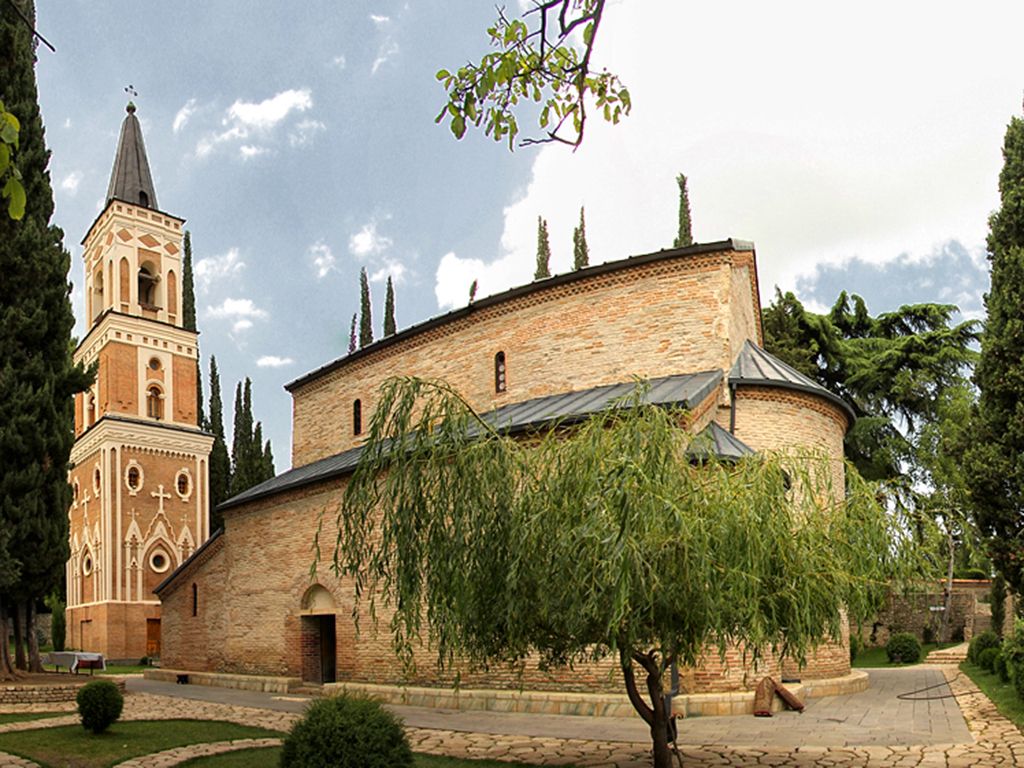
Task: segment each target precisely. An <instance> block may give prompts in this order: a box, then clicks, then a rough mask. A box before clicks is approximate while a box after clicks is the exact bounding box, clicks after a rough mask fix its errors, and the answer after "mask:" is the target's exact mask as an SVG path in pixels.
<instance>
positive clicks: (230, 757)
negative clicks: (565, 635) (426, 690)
mask: <svg viewBox="0 0 1024 768" xmlns="http://www.w3.org/2000/svg"><path fill="white" fill-rule="evenodd" d="M413 757H414V758H415V759H414V763H413V764H414V765H415V766H416V768H509V767H510V766H520V768H531V767H530V765H528V764H527V763H504V762H498V761H497V760H460V759H459V758H456V757H439V756H437V755H419V754H418V755H414V756H413ZM280 763H281V748H280V747H269V748H265V749H240V750H238V751H237V752H225V753H224V754H222V755H213V756H211V757H199V758H196V759H195V760H189V761H188V762H185V763H179V765H181V766H182V768H185V766H188V768H277V766H279V765H280Z"/></svg>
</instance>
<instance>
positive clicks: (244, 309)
mask: <svg viewBox="0 0 1024 768" xmlns="http://www.w3.org/2000/svg"><path fill="white" fill-rule="evenodd" d="M206 316H207V317H210V318H214V319H218V320H231V319H234V320H236V326H237V324H238V322H237V321H245V322H248V323H249V324H248V325H246V326H245V327H246V328H249V327H251V326H252V323H251V322H249V321H250V320H252V319H253V318H255V319H257V320H265V319H266V318H267V317H269V315H268V314H267V311H266V310H264V309H260V308H259V307H257V306H256V305H255V304H254V303H253V300H252V299H224V301H222V302H221V303H220V304H218V305H217V306H215V307H211V306H207V308H206Z"/></svg>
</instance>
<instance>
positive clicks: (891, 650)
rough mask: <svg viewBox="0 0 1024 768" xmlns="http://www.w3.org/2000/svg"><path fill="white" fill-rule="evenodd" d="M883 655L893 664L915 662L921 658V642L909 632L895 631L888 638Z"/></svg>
mask: <svg viewBox="0 0 1024 768" xmlns="http://www.w3.org/2000/svg"><path fill="white" fill-rule="evenodd" d="M885 655H886V656H888V657H889V661H890V662H891V663H894V664H916V663H917V662H919V661H920V660H921V644H920V643H919V642H918V641H917V638H916V637H914V636H913V635H912V634H910V633H909V632H897V633H896V634H895V635H893V636H892V637H890V638H889V642H888V643H887V644H886V646H885Z"/></svg>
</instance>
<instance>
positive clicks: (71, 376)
mask: <svg viewBox="0 0 1024 768" xmlns="http://www.w3.org/2000/svg"><path fill="white" fill-rule="evenodd" d="M21 15H24V17H25V18H27V19H29V20H30V21H34V19H35V11H34V8H33V4H32V3H31V2H28V1H27V0H12V2H4V3H2V4H0V72H3V76H2V78H0V89H2V93H0V98H2V99H3V100H4V103H5V105H6V108H7V110H8V111H9V112H11V113H12V114H13V115H15V116H16V117H17V118H18V120H19V121H20V123H21V131H20V144H19V147H18V167H19V169H20V171H21V174H22V183H23V184H24V187H25V192H26V194H27V198H28V202H27V206H26V210H25V215H24V218H22V219H21V220H20V221H14V220H12V219H11V218H9V217H8V216H7V215H6V212H5V215H3V216H0V275H2V278H0V280H2V289H0V465H2V466H3V471H2V472H0V530H2V531H3V532H4V533H3V534H0V550H2V548H4V547H5V541H4V540H5V539H8V540H7V541H6V550H7V551H6V552H3V551H0V679H4V678H6V677H8V676H9V675H10V674H11V673H12V671H13V670H12V669H11V664H10V658H9V653H8V646H7V640H6V638H7V622H6V620H5V619H6V617H8V616H9V615H10V612H11V609H12V608H13V607H14V606H15V605H19V606H22V607H26V606H27V607H29V608H30V609H31V606H32V605H34V603H35V601H36V600H39V599H41V598H43V597H44V596H46V595H48V594H49V593H50V592H51V591H52V590H53V589H54V588H55V587H56V586H58V585H59V584H60V580H61V577H62V575H63V572H64V564H65V562H66V561H67V557H68V527H67V526H68V518H67V511H68V506H69V504H70V501H71V499H70V487H69V486H68V481H67V472H68V458H69V456H70V453H71V445H72V442H73V440H74V437H73V431H72V426H73V424H72V417H73V413H72V409H73V404H72V395H74V394H75V393H76V392H80V391H82V390H83V389H85V387H86V386H87V385H88V383H89V380H90V376H89V375H87V374H86V372H85V371H83V370H82V369H81V367H77V366H75V365H73V364H72V361H71V351H70V349H71V345H70V339H71V329H72V327H73V325H74V317H73V315H72V313H71V304H70V302H69V300H68V293H69V290H70V288H69V285H68V279H67V275H68V269H69V268H70V266H71V257H70V255H69V254H68V253H67V251H65V250H64V248H63V245H62V241H63V233H62V232H61V230H60V229H58V228H57V227H54V226H51V224H50V218H51V216H52V214H53V191H52V189H51V188H50V181H49V175H48V173H47V170H46V168H47V164H48V163H49V157H50V155H49V152H48V151H47V149H46V144H45V141H44V136H43V123H42V120H41V118H40V115H39V104H38V97H37V93H36V79H35V68H34V65H35V50H34V46H33V43H32V38H31V33H30V30H29V27H28V25H26V24H25V21H24V20H23V19H22V18H21ZM15 563H17V564H18V565H19V566H20V567H19V568H17V569H15V568H14V567H12V566H13V565H14V564H15ZM26 613H27V614H30V613H31V610H30V611H28V612H26ZM29 630H30V632H31V627H30V628H29ZM32 650H33V648H32V646H31V645H30V655H33V656H34V658H30V659H29V662H30V666H31V667H35V668H37V669H41V666H40V664H39V658H38V653H34V654H31V651H32Z"/></svg>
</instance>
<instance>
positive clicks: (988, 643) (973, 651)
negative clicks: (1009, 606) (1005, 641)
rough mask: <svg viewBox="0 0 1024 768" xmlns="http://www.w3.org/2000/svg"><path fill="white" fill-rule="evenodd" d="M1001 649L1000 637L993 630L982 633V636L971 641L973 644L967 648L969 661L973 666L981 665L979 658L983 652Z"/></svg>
mask: <svg viewBox="0 0 1024 768" xmlns="http://www.w3.org/2000/svg"><path fill="white" fill-rule="evenodd" d="M998 647H999V635H997V634H996V633H995V632H993V631H991V630H987V631H985V632H982V633H981V634H980V635H978V636H977V637H975V638H974V639H973V640H971V644H970V645H969V646H967V660H968V661H969V662H971V664H979V661H978V658H979V655H980V654H981V652H982V651H984V650H985V649H986V648H998Z"/></svg>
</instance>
